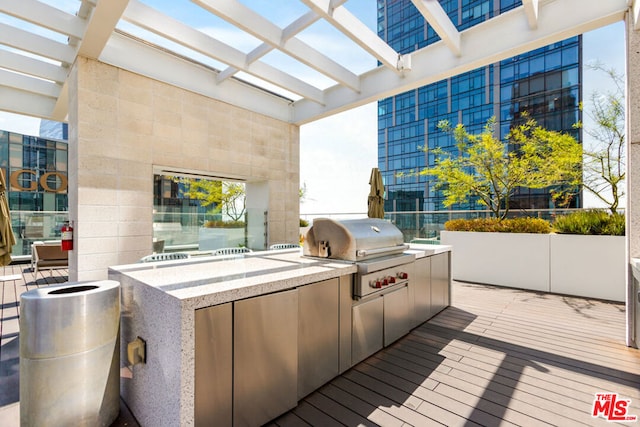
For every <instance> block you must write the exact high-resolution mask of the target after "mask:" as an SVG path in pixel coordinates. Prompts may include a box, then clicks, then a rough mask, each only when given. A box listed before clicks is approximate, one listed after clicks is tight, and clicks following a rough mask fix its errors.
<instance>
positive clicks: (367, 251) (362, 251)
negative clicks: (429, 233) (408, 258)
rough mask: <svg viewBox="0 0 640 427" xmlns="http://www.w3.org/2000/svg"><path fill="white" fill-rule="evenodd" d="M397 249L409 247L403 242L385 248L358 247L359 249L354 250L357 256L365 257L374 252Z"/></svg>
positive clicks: (379, 252) (374, 253)
mask: <svg viewBox="0 0 640 427" xmlns="http://www.w3.org/2000/svg"><path fill="white" fill-rule="evenodd" d="M398 249H402V250H407V249H409V245H407V244H406V243H405V244H403V245H397V246H388V247H386V248H377V249H360V250H358V251H356V255H357V256H359V257H365V256H368V255H376V254H381V253H384V252H390V251H397V250H398Z"/></svg>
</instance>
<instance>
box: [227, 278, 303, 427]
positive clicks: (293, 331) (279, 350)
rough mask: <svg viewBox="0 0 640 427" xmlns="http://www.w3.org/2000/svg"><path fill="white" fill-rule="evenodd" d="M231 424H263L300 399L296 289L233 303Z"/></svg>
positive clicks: (292, 406) (288, 408) (291, 406)
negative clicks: (232, 402) (298, 397)
mask: <svg viewBox="0 0 640 427" xmlns="http://www.w3.org/2000/svg"><path fill="white" fill-rule="evenodd" d="M233 324H234V332H233V335H234V342H233V349H234V355H233V361H234V364H233V401H234V406H233V424H234V425H235V426H257V425H262V424H264V423H266V422H268V421H270V420H272V419H274V418H276V417H277V416H278V415H280V414H282V413H284V412H286V411H288V410H290V409H292V408H294V407H295V406H296V405H297V401H298V399H297V396H298V392H297V391H298V290H297V289H295V290H291V291H285V292H278V293H275V294H270V295H264V296H260V297H256V298H249V299H246V300H241V301H237V302H235V303H234V321H233Z"/></svg>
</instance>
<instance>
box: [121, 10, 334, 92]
mask: <svg viewBox="0 0 640 427" xmlns="http://www.w3.org/2000/svg"><path fill="white" fill-rule="evenodd" d="M124 19H125V20H126V21H128V22H130V23H132V24H135V25H137V26H139V27H142V28H145V29H147V30H149V31H151V32H153V33H155V34H158V35H160V36H162V37H165V38H166V39H168V40H171V41H173V42H175V43H178V44H180V45H182V46H184V47H187V48H189V49H192V50H194V51H196V52H199V53H201V54H203V55H206V56H208V57H209V58H213V59H216V60H218V61H221V62H224V63H225V64H227V65H231V66H233V67H234V68H237V69H239V70H242V71H244V72H246V73H248V74H251V75H253V76H255V77H258V78H260V79H262V80H265V81H267V82H269V83H272V84H274V85H276V86H279V87H281V88H284V89H286V90H288V91H290V92H293V93H295V94H297V95H300V96H301V97H303V98H308V99H311V100H313V101H314V102H317V103H320V104H322V103H323V102H324V96H323V94H322V91H321V90H320V89H318V88H316V87H314V86H312V85H310V84H308V83H305V82H303V81H302V80H300V79H297V78H295V77H293V76H291V75H289V74H287V73H285V72H283V71H281V70H279V69H277V68H275V67H272V66H270V65H268V64H265V63H263V62H260V61H257V62H254V63H253V64H248V65H247V63H246V62H247V61H246V55H245V54H244V53H242V52H241V51H239V50H237V49H235V48H233V47H231V46H229V45H227V44H225V43H222V42H220V41H218V40H216V39H214V38H213V37H210V36H208V35H206V34H204V33H202V32H200V31H198V30H195V29H194V28H192V27H189V26H188V25H185V24H183V23H181V22H179V21H177V20H175V19H173V18H170V17H168V16H166V15H163V14H162V13H160V12H158V11H156V10H155V9H152V8H150V7H149V6H146V5H144V4H142V3H141V2H139V1H137V0H131V1H130V3H129V7H128V8H127V10H126V12H125V14H124ZM158 65H159V66H162V65H161V64H158Z"/></svg>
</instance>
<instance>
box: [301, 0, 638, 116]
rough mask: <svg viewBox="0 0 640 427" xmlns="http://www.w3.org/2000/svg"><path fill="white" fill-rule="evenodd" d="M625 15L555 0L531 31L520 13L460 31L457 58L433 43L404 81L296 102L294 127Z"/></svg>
mask: <svg viewBox="0 0 640 427" xmlns="http://www.w3.org/2000/svg"><path fill="white" fill-rule="evenodd" d="M627 10H628V5H627V0H608V1H606V2H603V1H600V0H555V1H552V2H549V3H543V4H541V7H540V15H541V16H543V17H544V19H541V20H540V22H539V25H538V29H537V30H533V31H532V30H530V29H529V26H528V22H527V20H526V19H525V11H524V8H522V7H520V8H517V9H514V10H511V11H509V12H507V13H504V14H502V15H500V16H497V17H494V18H492V19H490V20H488V21H486V22H483V23H481V24H478V25H476V26H473V27H471V28H469V29H467V30H465V31H463V32H462V39H461V40H462V51H463V52H464V54H463V55H462V56H461V57H455V56H452V55H451V53H450V51H449V49H448V47H447V46H446V45H444V44H443V43H434V44H432V45H429V46H427V47H424V48H422V49H420V50H419V51H416V52H414V53H413V54H412V62H413V71H412V72H411V73H409V74H407V75H406V76H404V77H403V78H401V77H399V76H398V75H396V74H395V73H394V72H393V71H391V70H389V69H387V68H385V67H378V68H377V69H375V70H372V71H370V72H368V73H366V74H365V75H363V76H361V80H362V92H361V93H359V94H355V93H353V92H352V91H349V90H346V89H345V88H343V87H340V86H334V87H332V88H329V89H327V90H325V95H326V97H325V99H326V105H325V106H318V105H316V104H313V103H310V102H308V101H306V100H300V101H296V102H295V104H294V108H295V110H294V112H295V114H294V119H293V121H294V123H297V124H304V123H308V122H310V121H314V120H317V119H319V118H322V117H326V116H329V115H332V114H335V113H338V112H341V111H345V110H349V109H351V108H355V107H358V106H360V105H364V104H367V103H370V102H373V101H377V100H379V99H383V98H386V97H389V96H393V95H397V94H399V93H402V92H406V91H408V90H412V89H416V88H418V87H421V86H424V85H427V84H430V83H434V82H437V81H440V80H442V79H445V78H448V77H451V76H455V75H458V74H460V73H464V72H467V71H470V70H474V69H476V68H478V67H482V66H486V65H489V64H492V63H495V62H498V61H501V60H503V59H507V58H510V57H512V56H514V55H518V54H522V53H525V52H529V51H531V50H534V49H537V48H540V47H543V46H546V45H548V44H551V43H554V42H557V41H561V40H564V39H567V38H569V37H574V36H577V35H579V34H583V33H586V32H589V31H592V30H594V29H596V28H600V27H604V26H606V25H610V24H613V23H614V22H618V21H621V20H623V19H624V16H625V14H626V13H627ZM505 34H509V37H505V36H504V35H505Z"/></svg>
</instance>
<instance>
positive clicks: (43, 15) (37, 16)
mask: <svg viewBox="0 0 640 427" xmlns="http://www.w3.org/2000/svg"><path fill="white" fill-rule="evenodd" d="M0 11H1V12H4V13H6V14H7V15H11V16H13V17H15V18H19V19H22V20H23V21H27V22H31V23H32V24H35V25H38V26H40V27H44V28H47V29H49V30H52V31H55V32H57V33H60V34H64V35H66V36H70V37H76V38H81V37H82V35H83V34H84V27H85V22H84V20H82V19H80V18H78V17H77V16H74V15H70V14H68V13H65V12H63V11H61V10H59V9H56V8H55V7H51V6H49V5H48V4H45V3H42V2H39V1H37V0H19V1H16V0H0Z"/></svg>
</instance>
